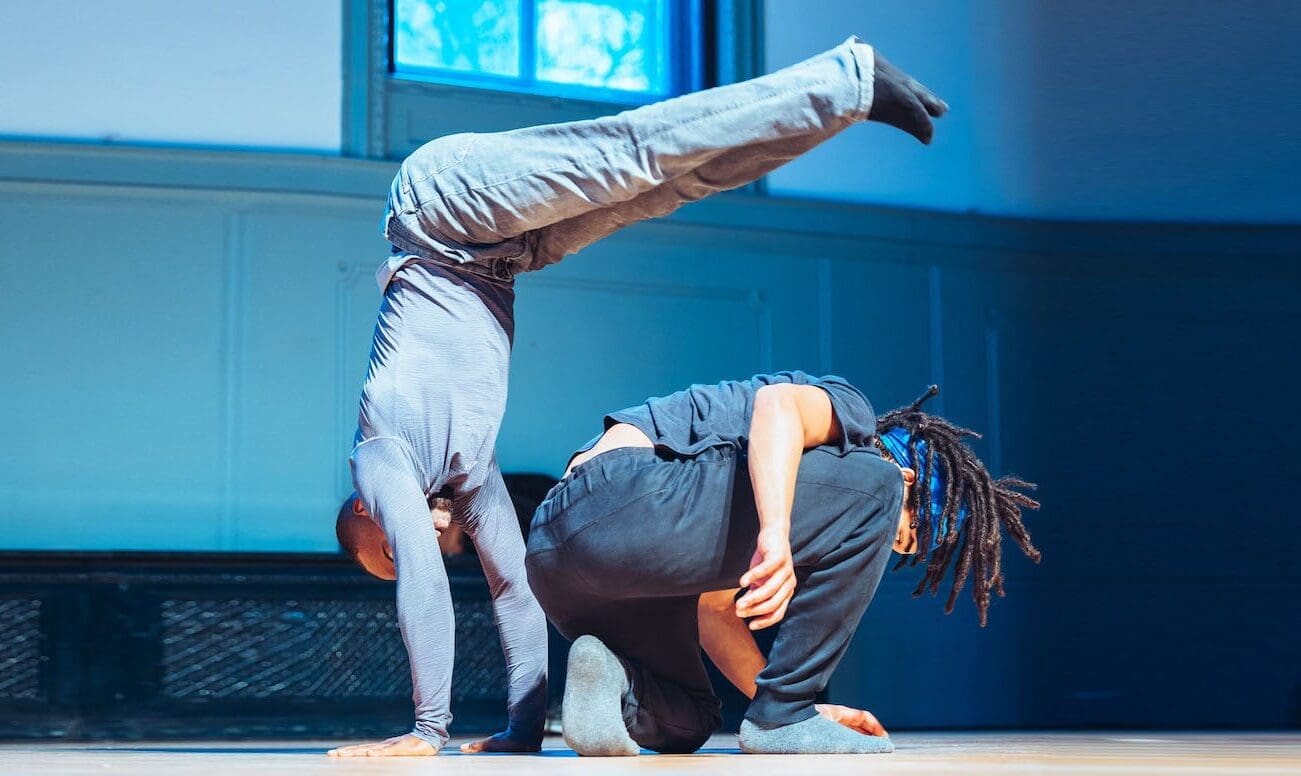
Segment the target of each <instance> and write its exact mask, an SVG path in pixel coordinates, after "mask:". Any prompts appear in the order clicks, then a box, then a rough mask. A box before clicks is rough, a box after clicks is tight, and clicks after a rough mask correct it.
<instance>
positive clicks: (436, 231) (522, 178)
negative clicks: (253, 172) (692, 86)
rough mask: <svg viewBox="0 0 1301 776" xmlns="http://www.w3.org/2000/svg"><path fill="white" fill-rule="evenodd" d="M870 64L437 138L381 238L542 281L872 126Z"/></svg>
mask: <svg viewBox="0 0 1301 776" xmlns="http://www.w3.org/2000/svg"><path fill="white" fill-rule="evenodd" d="M874 61H875V60H874V56H873V52H872V48H871V47H870V46H868V45H867V44H865V43H863V42H861V41H859V40H857V39H856V38H851V39H850V40H847V41H846V42H845V43H843V44H841V45H840V46H837V47H836V48H834V49H831V50H830V51H827V52H824V53H822V54H819V55H817V56H815V57H812V58H810V59H808V60H805V61H804V62H800V63H798V64H795V65H792V66H791V67H787V68H785V69H783V70H779V71H777V72H775V73H772V74H769V75H765V76H762V77H759V78H755V79H752V80H749V81H744V82H742V83H737V84H731V85H728V86H721V87H718V88H715V89H707V90H705V91H702V92H697V93H694V94H688V95H684V96H682V97H675V98H673V99H670V100H665V101H663V102H659V103H655V104H653V105H647V106H644V107H641V108H636V109H634V110H629V111H625V112H623V113H620V114H618V115H615V116H607V117H603V118H599V119H594V120H591V121H577V122H570V123H565V124H552V125H546V126H540V127H527V128H524V129H517V130H512V131H509V132H499V133H491V134H474V133H470V134H461V135H451V136H447V137H443V138H439V139H437V140H434V141H432V142H430V143H427V144H426V145H424V146H422V147H421V148H420V149H418V150H417V151H416V152H415V153H413V154H412V155H411V156H410V157H409V158H408V159H407V160H406V161H405V162H404V163H403V165H402V168H401V170H400V171H399V172H398V175H397V177H396V178H395V179H394V181H393V187H392V190H391V192H390V195H389V213H388V216H387V217H386V219H385V229H386V235H387V236H388V238H389V240H390V241H391V242H392V243H393V244H394V245H396V246H398V247H399V248H401V249H403V250H408V251H411V252H413V253H416V254H419V255H433V256H441V257H443V258H447V259H451V260H453V261H460V262H465V261H482V260H484V259H485V258H488V259H498V258H508V259H511V260H512V261H514V262H515V263H516V265H517V271H524V270H531V269H539V268H541V267H543V266H546V265H547V264H551V263H554V262H556V261H559V260H560V259H561V258H563V257H564V256H565V255H567V254H569V253H573V252H574V251H577V250H578V249H580V248H582V247H583V246H585V245H588V244H591V243H592V242H595V241H596V240H599V239H601V238H602V237H604V236H606V235H608V234H609V233H611V232H613V231H615V230H616V229H619V228H621V227H622V226H626V225H628V224H630V223H634V222H636V221H640V220H643V219H646V218H652V217H655V216H660V215H664V214H667V213H669V212H672V211H673V210H675V209H676V208H677V207H679V206H680V205H682V204H683V203H685V202H691V201H694V200H697V199H700V198H702V197H705V196H708V195H709V194H712V193H714V192H718V191H724V190H727V189H733V188H737V187H739V186H743V185H745V184H747V183H750V182H752V181H754V180H755V179H757V178H759V177H761V176H762V175H764V174H766V173H767V172H770V171H771V170H773V169H775V168H777V167H779V166H780V165H782V164H784V163H786V162H787V161H790V160H791V159H793V158H795V157H797V156H799V155H800V154H802V153H804V152H806V151H808V150H809V149H810V148H812V147H814V146H815V145H817V144H818V143H821V142H822V141H824V140H826V139H828V138H830V137H832V136H833V135H835V134H837V133H838V132H840V131H841V130H843V129H845V128H846V127H848V126H850V125H851V124H854V123H855V122H858V121H862V120H864V119H866V118H867V114H868V111H869V109H870V108H871V104H872V95H873V92H872V86H873V73H874Z"/></svg>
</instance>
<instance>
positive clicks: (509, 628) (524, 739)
mask: <svg viewBox="0 0 1301 776" xmlns="http://www.w3.org/2000/svg"><path fill="white" fill-rule="evenodd" d="M453 522H454V523H460V524H463V525H464V526H465V530H466V533H468V534H469V535H470V538H471V540H473V541H474V546H475V549H476V550H478V552H479V561H480V563H482V564H483V572H484V574H485V575H486V576H487V577H488V587H489V589H490V591H491V593H492V607H493V613H494V614H495V615H496V620H497V629H498V631H499V632H500V633H501V646H502V650H503V651H504V652H505V653H506V672H507V678H508V681H509V696H510V697H509V699H508V708H507V711H508V719H509V724H508V726H507V728H506V730H504V731H502V732H501V733H498V734H496V735H494V736H491V737H489V738H485V739H482V740H479V741H474V742H471V743H468V744H465V745H464V746H462V747H461V751H463V752H467V753H475V752H536V751H538V750H539V749H541V748H542V729H543V725H544V724H545V722H546V711H547V709H546V706H547V621H546V617H545V615H543V613H542V607H541V606H540V605H538V601H537V599H536V598H535V597H534V596H533V591H532V590H531V589H530V588H529V584H528V578H527V576H526V574H525V571H524V537H523V536H522V535H521V534H520V529H519V521H518V520H516V518H515V507H514V505H512V504H511V500H510V494H509V493H508V492H507V490H506V483H505V481H504V480H503V479H502V476H501V470H500V469H498V468H497V464H496V462H495V461H494V462H493V464H492V470H491V472H490V473H489V475H488V479H487V481H486V482H484V484H483V486H482V487H480V488H478V489H477V490H474V491H472V492H470V493H467V494H465V495H464V496H462V497H460V498H458V499H456V500H455V502H454V508H453Z"/></svg>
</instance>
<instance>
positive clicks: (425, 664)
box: [330, 438, 456, 757]
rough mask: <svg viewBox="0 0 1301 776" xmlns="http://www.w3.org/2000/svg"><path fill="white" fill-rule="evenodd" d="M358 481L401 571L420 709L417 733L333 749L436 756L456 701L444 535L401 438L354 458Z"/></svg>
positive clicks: (363, 448)
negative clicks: (441, 541)
mask: <svg viewBox="0 0 1301 776" xmlns="http://www.w3.org/2000/svg"><path fill="white" fill-rule="evenodd" d="M352 469H353V482H354V484H356V486H357V495H358V497H359V498H360V499H361V501H362V504H363V506H365V508H366V510H367V511H369V512H370V514H372V515H374V516H375V517H376V518H377V519H378V520H379V522H380V525H381V526H382V527H383V528H384V534H385V536H386V537H387V539H388V543H389V546H390V547H392V549H393V562H394V566H395V568H396V572H397V611H398V624H399V625H400V626H401V628H402V641H403V642H404V643H405V644H406V648H407V658H408V660H409V661H410V663H411V684H412V687H413V694H412V695H413V700H414V701H415V706H416V714H415V716H416V723H415V727H414V729H413V730H412V731H411V732H410V733H408V734H406V735H402V736H397V737H394V738H390V739H388V740H387V741H383V742H380V743H376V744H361V745H357V746H347V747H341V748H339V749H334V750H331V752H330V755H331V756H333V757H394V756H412V755H433V754H438V752H439V750H441V749H442V748H443V745H444V744H445V743H446V742H447V725H448V723H449V722H450V721H451V718H452V715H451V711H450V709H449V705H450V701H451V679H452V650H453V634H454V633H455V628H456V623H455V620H454V619H453V616H452V596H451V590H450V588H449V586H448V582H447V570H446V569H445V568H444V566H443V556H442V553H441V552H440V551H439V548H438V533H437V531H436V530H435V528H434V521H432V520H430V512H429V505H428V503H427V502H426V501H425V495H424V493H423V492H422V491H421V489H420V486H419V484H418V480H417V478H416V476H415V469H414V466H413V464H412V462H411V459H410V455H409V452H408V451H407V449H406V447H405V446H404V445H403V444H402V443H401V442H400V441H398V440H396V439H391V438H378V439H371V440H368V441H366V442H363V443H362V444H360V445H358V447H357V449H356V450H354V451H353V455H352Z"/></svg>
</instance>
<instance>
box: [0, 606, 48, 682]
mask: <svg viewBox="0 0 1301 776" xmlns="http://www.w3.org/2000/svg"><path fill="white" fill-rule="evenodd" d="M44 697H45V696H44V691H43V688H42V687H41V602H40V601H39V600H35V599H15V598H9V599H0V699H5V700H44Z"/></svg>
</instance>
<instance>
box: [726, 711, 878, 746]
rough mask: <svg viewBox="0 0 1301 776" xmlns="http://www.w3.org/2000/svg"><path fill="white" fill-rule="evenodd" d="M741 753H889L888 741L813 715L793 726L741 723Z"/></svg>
mask: <svg viewBox="0 0 1301 776" xmlns="http://www.w3.org/2000/svg"><path fill="white" fill-rule="evenodd" d="M740 739H741V751H743V752H745V753H746V754H879V753H884V752H893V751H894V744H893V743H891V741H890V739H888V738H882V737H880V736H867V735H863V734H862V733H858V732H855V731H853V730H850V729H849V728H847V727H845V726H844V725H842V724H840V723H839V722H832V721H831V720H829V719H827V718H826V717H824V716H822V715H821V714H815V715H813V716H812V717H809V718H808V719H806V720H804V721H803V722H796V723H795V724H794V725H782V726H781V727H775V728H770V729H767V730H765V729H764V728H761V727H759V726H758V725H756V724H754V723H753V722H751V721H750V720H748V719H747V720H744V721H743V722H741V735H740Z"/></svg>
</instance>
